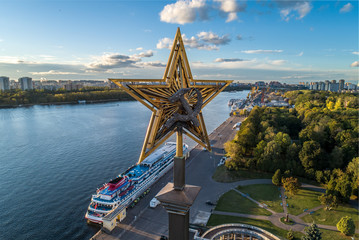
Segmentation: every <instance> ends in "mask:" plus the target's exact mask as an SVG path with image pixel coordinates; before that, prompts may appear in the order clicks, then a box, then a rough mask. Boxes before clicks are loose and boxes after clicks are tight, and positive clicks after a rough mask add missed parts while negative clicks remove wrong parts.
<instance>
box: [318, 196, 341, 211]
mask: <svg viewBox="0 0 359 240" xmlns="http://www.w3.org/2000/svg"><path fill="white" fill-rule="evenodd" d="M318 199H319V201H320V203H321V204H323V205H325V210H329V211H330V210H332V209H333V208H336V207H337V206H338V199H337V197H336V196H334V195H331V194H322V195H321V196H319V197H318Z"/></svg>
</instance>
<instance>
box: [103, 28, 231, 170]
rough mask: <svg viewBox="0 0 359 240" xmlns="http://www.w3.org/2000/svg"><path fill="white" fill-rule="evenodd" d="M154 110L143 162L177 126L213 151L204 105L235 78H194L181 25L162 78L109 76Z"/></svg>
mask: <svg viewBox="0 0 359 240" xmlns="http://www.w3.org/2000/svg"><path fill="white" fill-rule="evenodd" d="M109 80H111V81H112V82H114V83H115V84H116V85H118V86H119V87H120V88H122V89H123V90H125V91H126V92H127V93H128V94H130V95H131V96H132V97H134V98H135V99H136V100H138V101H139V102H141V103H142V104H143V105H145V106H146V107H147V108H149V109H150V110H151V111H152V116H151V119H150V122H149V125H148V128H147V133H146V137H145V141H144V143H143V147H142V151H141V155H140V158H139V163H140V162H142V161H143V160H144V159H145V158H146V157H147V156H148V155H149V154H151V153H152V152H153V151H154V150H155V149H156V148H157V147H159V146H160V145H161V144H162V143H163V142H164V141H166V140H167V139H168V138H169V137H170V136H171V135H172V134H173V133H174V132H175V131H176V129H177V128H181V129H183V132H184V133H185V134H186V135H187V136H189V137H190V138H192V139H193V140H194V141H196V142H197V143H199V144H200V145H202V146H203V147H205V148H207V149H208V150H209V151H211V145H210V142H209V139H208V134H207V130H206V126H205V123H204V119H203V116H202V111H201V110H202V108H203V107H204V106H206V105H207V104H208V103H209V102H210V101H211V100H212V99H213V98H214V97H216V96H217V95H218V94H219V93H220V92H221V91H222V90H224V89H225V88H226V87H227V86H228V85H229V84H230V83H231V82H232V81H221V80H194V79H193V77H192V73H191V69H190V67H189V63H188V60H187V56H186V51H185V48H184V44H183V41H182V36H181V32H180V30H179V28H178V29H177V33H176V36H175V39H174V41H173V46H172V50H171V53H170V56H169V59H168V63H167V66H166V70H165V73H164V75H163V78H162V79H109Z"/></svg>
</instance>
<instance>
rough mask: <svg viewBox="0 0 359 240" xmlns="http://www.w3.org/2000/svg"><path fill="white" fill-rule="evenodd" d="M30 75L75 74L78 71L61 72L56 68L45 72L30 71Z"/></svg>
mask: <svg viewBox="0 0 359 240" xmlns="http://www.w3.org/2000/svg"><path fill="white" fill-rule="evenodd" d="M30 73H31V74H32V75H77V74H78V72H61V71H57V70H50V71H47V72H30Z"/></svg>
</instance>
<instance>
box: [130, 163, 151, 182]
mask: <svg viewBox="0 0 359 240" xmlns="http://www.w3.org/2000/svg"><path fill="white" fill-rule="evenodd" d="M148 169H149V167H148V166H143V165H135V166H133V167H132V168H131V170H130V171H128V172H127V173H126V175H127V176H128V177H129V178H130V179H133V178H138V177H140V176H141V175H142V174H144V173H145V172H146V171H147V170H148Z"/></svg>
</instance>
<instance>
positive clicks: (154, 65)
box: [138, 61, 166, 67]
mask: <svg viewBox="0 0 359 240" xmlns="http://www.w3.org/2000/svg"><path fill="white" fill-rule="evenodd" d="M138 65H141V66H144V67H147V66H148V67H166V64H165V63H162V62H159V61H155V62H140V63H138Z"/></svg>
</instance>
